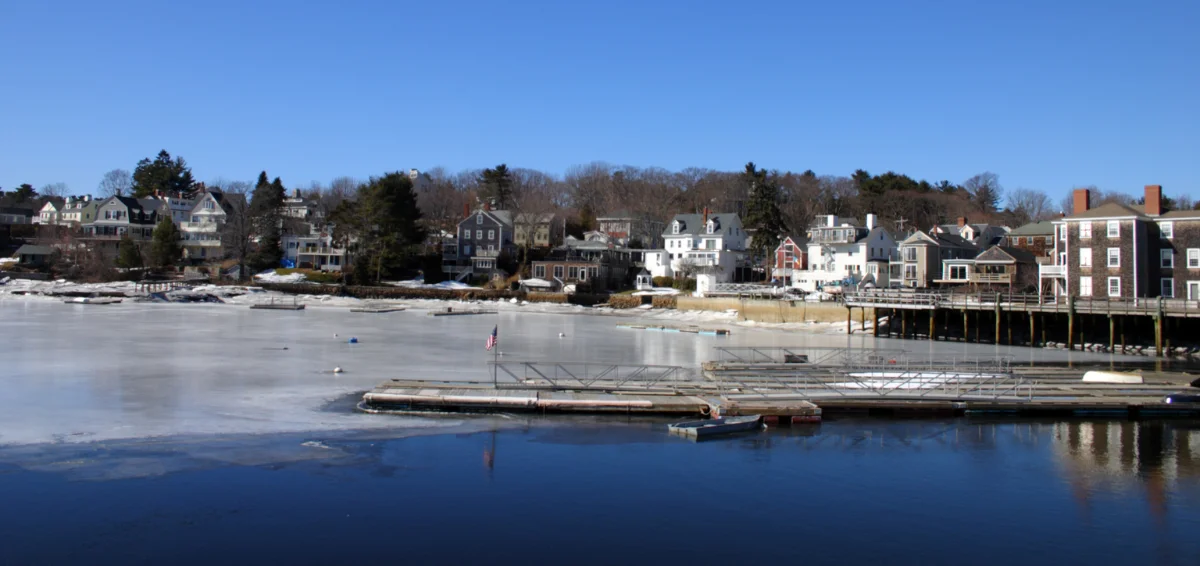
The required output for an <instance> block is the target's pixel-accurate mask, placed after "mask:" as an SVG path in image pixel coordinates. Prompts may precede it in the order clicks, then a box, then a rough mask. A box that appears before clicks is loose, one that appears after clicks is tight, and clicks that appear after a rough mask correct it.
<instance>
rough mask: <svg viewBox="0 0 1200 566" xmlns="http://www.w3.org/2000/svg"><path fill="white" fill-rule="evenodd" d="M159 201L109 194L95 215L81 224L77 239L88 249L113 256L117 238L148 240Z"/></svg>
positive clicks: (156, 214)
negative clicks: (87, 221) (81, 230)
mask: <svg viewBox="0 0 1200 566" xmlns="http://www.w3.org/2000/svg"><path fill="white" fill-rule="evenodd" d="M159 218H160V216H159V203H158V202H157V201H155V200H154V199H135V198H133V197H116V196H114V197H109V198H107V199H104V201H103V202H102V203H100V206H99V207H98V208H97V210H96V218H95V219H94V220H92V222H91V223H90V224H85V225H84V226H83V236H82V237H81V238H80V239H81V240H82V241H83V242H85V243H86V244H87V245H88V246H89V247H90V248H92V249H93V250H96V251H98V252H100V253H101V254H103V255H106V256H109V257H115V256H116V253H117V244H118V242H119V241H120V240H121V238H123V237H125V236H129V237H130V238H132V239H133V240H134V241H149V240H150V239H151V237H152V236H153V234H154V227H155V225H156V224H158V220H159Z"/></svg>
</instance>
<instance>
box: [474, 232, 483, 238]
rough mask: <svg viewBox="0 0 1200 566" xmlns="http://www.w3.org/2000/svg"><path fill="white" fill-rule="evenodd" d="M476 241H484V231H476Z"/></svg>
mask: <svg viewBox="0 0 1200 566" xmlns="http://www.w3.org/2000/svg"><path fill="white" fill-rule="evenodd" d="M475 239H476V240H482V239H483V230H476V231H475Z"/></svg>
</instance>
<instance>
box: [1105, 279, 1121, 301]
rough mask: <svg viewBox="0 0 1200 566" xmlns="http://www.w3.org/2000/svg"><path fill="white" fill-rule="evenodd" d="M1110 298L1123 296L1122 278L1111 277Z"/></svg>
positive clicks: (1109, 285) (1109, 282) (1109, 283)
mask: <svg viewBox="0 0 1200 566" xmlns="http://www.w3.org/2000/svg"><path fill="white" fill-rule="evenodd" d="M1108 296H1110V297H1120V296H1121V278H1120V277H1109V278H1108Z"/></svg>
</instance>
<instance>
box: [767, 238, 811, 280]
mask: <svg viewBox="0 0 1200 566" xmlns="http://www.w3.org/2000/svg"><path fill="white" fill-rule="evenodd" d="M774 255H775V261H774V263H773V264H772V266H771V279H772V280H778V281H780V282H782V283H783V284H784V285H789V286H790V285H791V284H792V278H793V275H794V274H795V273H796V272H798V271H804V270H805V269H807V268H808V262H807V261H806V259H807V257H808V238H807V237H804V236H784V237H783V241H782V242H780V243H779V246H778V247H776V248H775V254H774Z"/></svg>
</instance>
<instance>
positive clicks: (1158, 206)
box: [1146, 185, 1163, 216]
mask: <svg viewBox="0 0 1200 566" xmlns="http://www.w3.org/2000/svg"><path fill="white" fill-rule="evenodd" d="M1162 213H1163V209H1162V185H1146V214H1147V215H1149V216H1158V215H1160V214H1162Z"/></svg>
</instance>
